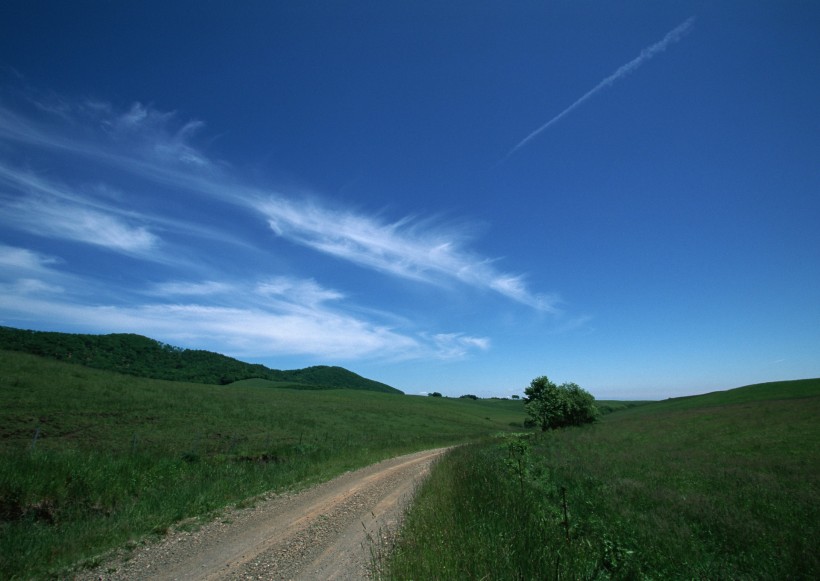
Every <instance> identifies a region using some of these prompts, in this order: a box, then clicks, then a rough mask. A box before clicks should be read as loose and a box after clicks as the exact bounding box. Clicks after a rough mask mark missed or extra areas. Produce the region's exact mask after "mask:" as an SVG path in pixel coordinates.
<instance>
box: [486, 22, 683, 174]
mask: <svg viewBox="0 0 820 581" xmlns="http://www.w3.org/2000/svg"><path fill="white" fill-rule="evenodd" d="M694 22H695V17H694V16H692V17H691V18H689V19H687V20H686V21H685V22H684V23H683V24H681V25H679V26H677V27H676V28H673V29H672V30H670V31H669V32H668V33H667V34H666V36H664V37H663V39H662V40H660V41H658V42H656V43H655V44H653V45H651V46H649V47H647V48H645V49H643V50H642V51H641V54H639V55H638V56H637V57H636V58H634V59H632V60H631V61H629V62H628V63H626V64H625V65H623V66H622V67H620V68H619V69H618V70H617V71H615V72H614V73H612V74H611V75H609V76H608V77H607V78H605V79H604V80H603V81H601V82H600V83H598V84H597V85H595V87H594V88H593V89H592V90H590V91H588V92H587V93H586V94H585V95H584V96H583V97H581V98H580V99H578V100H577V101H575V102H574V103H573V104H572V105H570V106H569V107H567V108H566V109H564V110H563V111H561V112H560V113H559V114H558V115H556V116H555V117H553V118H552V119H550V120H549V121H547V122H546V123H544V124H543V125H542V126H541V127H539V128H538V129H536V130H535V131H533V132H532V133H530V134H529V135H527V136H526V137H525V138H524V139H522V140H521V141H520V142H519V143H518V145H516V146H515V147H513V148H512V149H511V150H510V151H509V153H508V154H507V155H505V156H504V157H503V158H502V159H501V161H499V162H498V163H499V164H501V163H504V162H505V161H507V160H508V159H509V158H510V156H511V155H512V154H514V153H515V152H516V151H518V150H519V149H521V148H522V147H524V146H525V145H526V144H527V143H529V142H530V141H532V140H533V139H535V137H536V136H538V134H540V133H542V132H543V131H546V130H547V129H548V128H549V127H551V126H552V125H554V124H555V123H557V122H558V121H560V120H561V119H562V118H564V117H566V116H567V115H569V114H570V113H571V112H572V111H574V110H575V109H576V108H577V107H578V106H580V105H581V104H582V103H583V102H584V101H586V100H587V99H589V98H590V97H592V96H593V95H594V94H595V93H597V92H599V91H601V90H602V89H604V88H606V87H608V86H610V85H612V84H614V83H615V81H618V80H620V79H621V78H622V77H625V76H626V75H628V74H629V73H631V72H632V71H634V70H635V69H637V68H638V67H640V66H641V65H642V64H644V63H645V62H646V61H648V60H649V59H651V58H652V57H653V56H655V55H656V54H658V53H659V52H663V51H664V50H666V47H668V46H669V45H670V44H673V43H675V42H678V41H679V40H680V39H681V38H683V36H684V35H685V34H686V33H687V32H689V29H690V28H692V24H693V23H694Z"/></svg>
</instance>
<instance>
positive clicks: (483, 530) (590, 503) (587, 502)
mask: <svg viewBox="0 0 820 581" xmlns="http://www.w3.org/2000/svg"><path fill="white" fill-rule="evenodd" d="M818 416H820V380H817V379H814V380H806V381H797V382H780V383H771V384H762V385H756V386H749V387H745V388H740V389H736V390H729V391H726V392H718V393H713V394H708V395H704V396H697V397H691V398H678V399H675V400H667V401H663V402H658V403H653V404H647V405H644V406H640V407H635V408H632V409H628V410H624V411H619V412H616V413H611V414H608V415H606V416H604V417H603V418H602V419H601V421H600V422H598V423H597V424H595V425H592V426H587V427H583V428H571V429H565V430H558V431H554V432H547V433H543V434H542V433H529V434H523V435H518V436H509V435H508V436H505V437H501V438H495V439H492V440H488V441H486V442H484V443H481V444H476V445H471V446H465V447H462V448H459V449H457V450H454V451H453V452H452V453H451V454H449V455H448V456H447V457H445V458H444V459H442V460H441V461H440V462H439V464H438V465H437V466H436V468H435V469H434V470H433V473H432V475H431V478H430V479H429V480H428V481H427V482H426V483H425V484H424V485H423V486H422V487H421V489H420V492H419V496H418V498H417V501H416V503H415V505H414V508H413V509H412V511H411V512H410V513H409V515H408V516H407V521H406V525H405V528H404V530H403V532H402V536H401V538H400V539H399V541H398V543H397V545H396V549H395V551H394V553H393V557H392V560H391V561H389V562H387V563H382V567H383V568H384V570H385V574H384V577H385V578H392V579H710V580H711V579H807V580H808V579H817V578H820V558H818V552H817V547H818V546H820V503H818V498H820V424H818V421H817V418H818Z"/></svg>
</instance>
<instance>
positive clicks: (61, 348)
mask: <svg viewBox="0 0 820 581" xmlns="http://www.w3.org/2000/svg"><path fill="white" fill-rule="evenodd" d="M0 349H6V350H9V351H22V352H24V353H30V354H32V355H40V356H43V357H50V358H52V359H57V360H59V361H65V362H68V363H75V364H79V365H85V366H86V367H93V368H95V369H105V370H109V371H116V372H117V373H124V374H128V375H135V376H137V377H148V378H152V379H167V380H170V381H188V382H194V383H206V384H213V385H227V384H230V383H234V382H236V381H240V380H246V379H265V380H268V381H269V382H270V383H269V384H268V385H269V386H270V387H280V386H281V385H280V384H283V385H286V386H287V387H289V388H291V389H359V390H365V391H377V392H384V393H402V392H401V391H400V390H398V389H396V388H394V387H391V386H389V385H386V384H384V383H380V382H378V381H373V380H372V379H367V378H365V377H362V376H360V375H357V374H355V373H353V372H352V371H348V370H347V369H344V368H342V367H330V366H326V365H321V366H316V367H308V368H307V369H294V370H289V371H280V370H276V369H269V368H268V367H265V366H264V365H259V364H252V363H245V362H242V361H239V360H237V359H233V358H231V357H227V356H225V355H220V354H219V353H213V352H211V351H203V350H197V349H181V348H179V347H174V346H172V345H167V344H165V343H161V342H160V341H156V340H154V339H149V338H148V337H143V336H142V335H135V334H128V333H117V334H110V335H81V334H71V333H55V332H44V331H27V330H22V329H14V328H11V327H0Z"/></svg>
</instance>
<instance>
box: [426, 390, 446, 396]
mask: <svg viewBox="0 0 820 581" xmlns="http://www.w3.org/2000/svg"><path fill="white" fill-rule="evenodd" d="M427 395H428V396H429V397H443V396H442V395H441V394H440V393H439V392H437V391H434V392H433V393H428V394H427Z"/></svg>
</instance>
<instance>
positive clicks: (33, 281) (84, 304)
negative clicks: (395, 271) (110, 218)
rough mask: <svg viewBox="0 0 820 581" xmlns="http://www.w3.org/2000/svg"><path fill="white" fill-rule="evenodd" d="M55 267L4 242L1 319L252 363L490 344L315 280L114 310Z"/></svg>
mask: <svg viewBox="0 0 820 581" xmlns="http://www.w3.org/2000/svg"><path fill="white" fill-rule="evenodd" d="M52 265H53V262H52V261H51V259H49V258H48V257H44V256H41V255H38V254H36V253H34V252H31V251H29V250H26V249H22V248H15V247H10V246H2V245H0V313H2V315H3V316H4V317H9V318H11V319H14V320H23V321H26V320H31V319H32V317H34V318H36V319H38V320H42V319H46V320H48V321H49V323H50V324H51V325H57V326H61V327H64V326H69V327H72V328H75V329H78V330H88V331H91V332H94V331H97V330H99V329H105V330H106V331H107V332H130V333H142V334H145V335H149V336H151V337H154V338H157V339H159V340H162V341H165V342H169V343H173V344H178V345H182V346H186V347H192V348H205V349H211V350H213V349H217V350H219V351H220V352H223V353H226V354H229V355H233V356H236V357H245V358H258V357H270V356H271V354H275V355H277V356H286V355H298V356H311V357H319V358H324V359H334V360H338V359H346V360H358V359H363V358H374V357H377V358H380V359H393V360H407V359H419V358H424V359H428V358H437V359H462V358H465V357H468V356H469V355H470V354H471V353H473V352H475V351H476V350H479V351H483V350H486V349H487V347H488V346H489V342H488V340H487V339H482V338H476V337H470V336H466V335H464V334H461V333H451V334H439V335H434V336H433V337H429V336H427V335H426V334H423V333H421V334H413V333H410V332H402V331H400V330H397V329H395V328H393V327H391V326H389V325H385V324H379V323H378V322H374V321H371V320H365V319H362V318H361V317H358V316H355V315H353V314H350V313H349V312H346V311H345V309H344V307H343V305H339V304H337V303H339V301H341V300H342V299H343V295H342V293H339V292H337V291H335V290H333V289H328V288H324V287H322V286H321V285H319V284H318V283H317V282H316V281H314V280H312V279H299V278H293V277H284V276H281V277H275V278H272V279H268V280H263V281H260V282H258V283H255V284H254V283H241V282H235V281H233V282H220V281H213V280H210V281H193V282H192V281H168V282H165V283H161V284H157V285H154V287H153V288H151V289H149V290H148V291H147V292H146V293H145V295H146V296H147V297H148V299H149V300H143V301H139V300H131V301H129V303H128V304H127V305H121V304H120V305H117V304H110V303H109V304H105V303H101V302H96V301H91V302H89V301H87V300H85V301H84V300H78V297H76V296H73V297H68V296H64V294H63V289H62V288H61V287H59V286H56V285H55V284H54V282H53V281H54V280H58V279H59V278H60V276H61V275H60V273H59V272H57V271H55V270H53V269H52V268H51V267H52ZM75 282H76V281H75ZM237 297H239V298H238V299H237ZM143 298H145V297H143Z"/></svg>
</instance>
